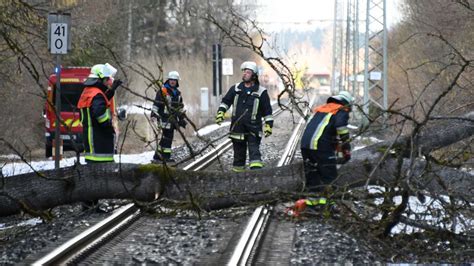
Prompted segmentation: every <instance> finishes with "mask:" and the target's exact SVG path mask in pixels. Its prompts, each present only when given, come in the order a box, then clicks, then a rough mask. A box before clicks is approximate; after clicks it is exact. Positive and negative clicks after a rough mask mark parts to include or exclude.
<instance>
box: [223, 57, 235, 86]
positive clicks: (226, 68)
mask: <svg viewBox="0 0 474 266" xmlns="http://www.w3.org/2000/svg"><path fill="white" fill-rule="evenodd" d="M222 75H224V76H225V80H226V89H229V76H232V75H234V60H233V59H232V58H222Z"/></svg>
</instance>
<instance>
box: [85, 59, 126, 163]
mask: <svg viewBox="0 0 474 266" xmlns="http://www.w3.org/2000/svg"><path fill="white" fill-rule="evenodd" d="M116 73H117V69H115V68H114V67H113V66H111V65H109V64H108V63H106V64H99V65H94V66H93V67H92V68H91V73H90V75H89V76H88V78H87V80H86V81H85V82H84V85H85V86H86V87H85V88H84V91H83V92H82V94H81V97H80V99H79V102H78V104H77V107H78V108H79V109H80V111H81V122H82V127H83V134H84V153H85V159H86V162H88V163H98V162H99V163H100V162H113V161H114V151H115V130H114V127H113V123H112V114H111V111H110V109H111V108H110V105H111V99H112V97H113V96H114V94H115V89H117V88H118V87H119V86H120V84H122V81H120V80H114V76H115V74H116Z"/></svg>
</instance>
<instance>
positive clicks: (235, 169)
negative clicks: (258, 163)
mask: <svg viewBox="0 0 474 266" xmlns="http://www.w3.org/2000/svg"><path fill="white" fill-rule="evenodd" d="M232 171H233V172H235V173H242V172H245V166H234V167H232Z"/></svg>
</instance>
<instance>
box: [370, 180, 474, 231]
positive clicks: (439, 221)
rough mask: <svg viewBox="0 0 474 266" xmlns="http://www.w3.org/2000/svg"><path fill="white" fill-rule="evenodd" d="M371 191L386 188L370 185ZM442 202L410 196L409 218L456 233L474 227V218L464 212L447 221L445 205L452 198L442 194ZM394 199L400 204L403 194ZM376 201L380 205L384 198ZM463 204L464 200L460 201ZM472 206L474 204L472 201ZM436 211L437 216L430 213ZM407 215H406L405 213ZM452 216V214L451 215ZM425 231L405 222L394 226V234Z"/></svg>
mask: <svg viewBox="0 0 474 266" xmlns="http://www.w3.org/2000/svg"><path fill="white" fill-rule="evenodd" d="M368 191H369V193H383V192H385V189H384V188H383V187H379V186H368ZM440 198H441V200H442V201H443V202H441V201H440V200H439V199H434V198H431V197H429V196H425V200H424V202H420V200H418V198H417V197H415V196H410V197H409V200H408V209H409V213H410V215H409V216H408V218H409V219H412V220H415V221H418V222H424V223H426V224H429V225H432V226H442V227H445V228H447V229H449V230H451V231H453V232H454V233H456V234H459V233H461V232H469V231H470V230H472V228H474V220H472V219H470V218H469V217H466V216H464V215H463V214H458V215H457V216H456V217H455V218H454V220H451V221H447V220H446V215H445V212H446V210H445V208H444V207H443V205H446V204H450V198H449V197H448V196H440ZM393 201H394V203H395V204H396V205H399V204H400V203H401V202H402V197H401V196H395V197H394V198H393ZM374 203H375V204H376V205H380V204H382V203H383V199H382V198H377V199H375V201H374ZM459 204H462V202H459ZM471 206H473V204H472V203H471ZM430 212H432V213H433V212H434V213H436V216H432V215H429V214H428V213H430ZM404 216H405V217H407V216H406V215H404ZM450 216H452V215H450ZM381 217H382V216H381V214H379V215H378V216H376V217H375V219H381ZM420 231H423V230H422V229H419V228H415V227H413V226H410V225H406V224H404V223H398V224H397V225H396V226H395V227H394V228H392V231H391V233H392V234H399V233H406V234H411V233H415V232H420Z"/></svg>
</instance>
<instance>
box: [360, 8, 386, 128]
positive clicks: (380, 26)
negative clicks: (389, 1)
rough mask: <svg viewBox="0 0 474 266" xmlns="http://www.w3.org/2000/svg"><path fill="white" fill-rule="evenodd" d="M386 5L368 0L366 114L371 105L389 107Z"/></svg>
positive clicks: (365, 60)
mask: <svg viewBox="0 0 474 266" xmlns="http://www.w3.org/2000/svg"><path fill="white" fill-rule="evenodd" d="M386 6H387V5H386V0H367V8H366V12H367V13H366V25H365V44H364V45H365V58H364V63H365V64H364V102H363V108H362V109H363V111H364V113H365V114H366V115H369V112H370V108H369V107H370V105H375V106H376V107H378V108H380V109H381V110H387V108H388V84H387V81H388V77H387V70H388V69H387V67H388V58H387V12H386ZM364 123H365V124H367V123H368V121H364Z"/></svg>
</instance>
